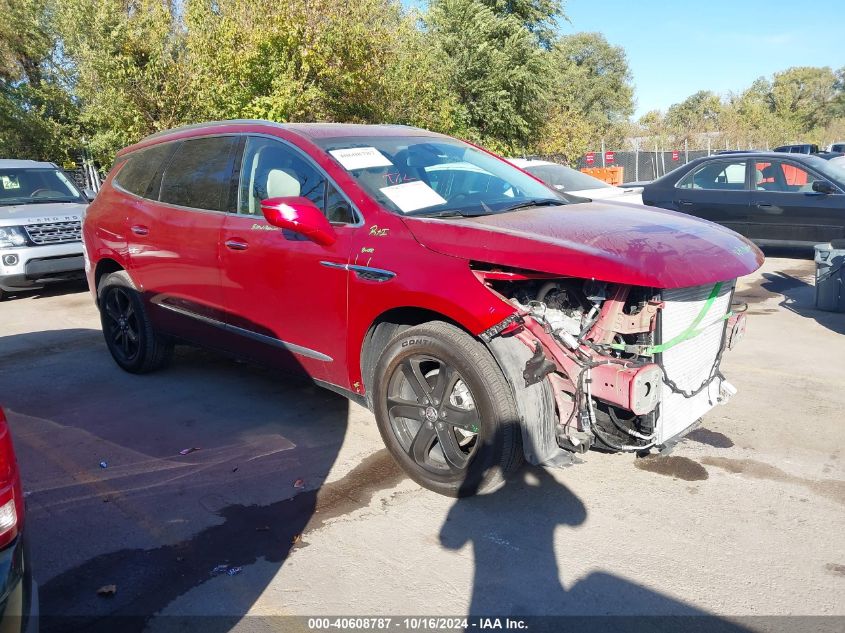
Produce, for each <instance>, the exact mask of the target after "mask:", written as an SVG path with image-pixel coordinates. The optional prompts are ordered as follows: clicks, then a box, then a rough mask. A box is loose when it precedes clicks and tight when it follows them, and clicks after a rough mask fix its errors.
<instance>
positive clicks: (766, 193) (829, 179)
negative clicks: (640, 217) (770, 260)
mask: <svg viewBox="0 0 845 633" xmlns="http://www.w3.org/2000/svg"><path fill="white" fill-rule="evenodd" d="M833 160H836V159H833ZM833 160H831V161H828V160H824V159H823V158H819V157H817V156H809V155H802V154H790V155H789V156H785V155H784V154H781V153H773V152H747V153H743V154H734V155H729V156H725V155H716V156H708V157H705V158H699V159H696V160H694V161H690V162H689V163H688V164H686V165H683V166H681V167H679V168H678V169H676V170H674V171H672V172H670V173H668V174H666V175H665V176H663V177H662V178H658V179H657V180H655V181H653V182H652V183H650V184H648V185H646V187H645V188H644V189H643V201H644V202H645V204H648V205H652V206H655V207H662V208H664V209H671V210H675V211H681V212H683V213H687V214H689V215H693V216H696V217H699V218H703V219H705V220H711V221H712V222H717V223H719V224H722V225H723V226H726V227H728V228H730V229H732V230H734V231H736V232H737V233H740V234H741V235H744V236H746V237H748V238H750V239H751V240H753V241H754V242H755V243H757V244H758V245H761V246H786V247H798V248H806V247H813V246H814V245H815V244H818V243H820V242H829V241H830V240H834V239H840V238H843V237H845V173H844V172H843V171H842V170H841V169H840V168H838V167H837V166H836V165H835V164H834V163H833Z"/></svg>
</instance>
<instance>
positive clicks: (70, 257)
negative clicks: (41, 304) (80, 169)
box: [0, 159, 93, 299]
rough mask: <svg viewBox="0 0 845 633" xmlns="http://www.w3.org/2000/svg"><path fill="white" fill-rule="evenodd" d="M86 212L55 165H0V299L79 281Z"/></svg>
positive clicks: (79, 194)
mask: <svg viewBox="0 0 845 633" xmlns="http://www.w3.org/2000/svg"><path fill="white" fill-rule="evenodd" d="M92 197H93V196H92ZM87 206H88V197H86V195H84V194H83V193H82V192H81V191H79V189H78V188H77V187H76V185H74V184H73V182H71V180H70V178H68V177H67V176H66V175H65V174H64V173H63V172H62V170H61V169H59V168H58V167H57V166H56V165H54V164H53V163H41V162H36V161H33V160H3V159H0V299H3V295H4V294H6V293H8V292H13V291H16V290H24V289H32V288H40V287H42V286H43V285H45V284H46V283H49V282H52V281H61V280H64V279H70V278H74V277H80V276H82V275H83V271H84V267H85V266H84V259H83V255H82V237H81V226H82V218H83V217H84V215H85V209H86V208H87Z"/></svg>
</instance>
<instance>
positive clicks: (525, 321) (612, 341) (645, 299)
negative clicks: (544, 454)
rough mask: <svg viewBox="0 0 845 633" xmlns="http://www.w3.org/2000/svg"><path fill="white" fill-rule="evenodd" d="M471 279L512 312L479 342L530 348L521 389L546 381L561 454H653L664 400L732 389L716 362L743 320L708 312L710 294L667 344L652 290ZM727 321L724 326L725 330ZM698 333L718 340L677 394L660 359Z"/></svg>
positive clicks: (488, 274)
mask: <svg viewBox="0 0 845 633" xmlns="http://www.w3.org/2000/svg"><path fill="white" fill-rule="evenodd" d="M475 273H476V275H477V276H479V277H480V278H481V279H482V281H483V282H484V283H485V284H486V285H487V286H488V287H489V288H490V289H491V290H492V291H493V292H495V293H496V294H498V295H499V296H500V297H501V298H503V299H504V300H506V301H508V302H509V303H510V304H511V305H513V306H514V307H515V308H516V312H515V314H514V315H512V317H511V318H509V319H507V320H506V321H505V322H503V323H502V324H499V325H500V326H502V327H498V326H497V328H491V331H488V332H485V333H482V335H481V338H482V340H484V339H485V337H494V336H507V337H516V338H517V339H519V340H520V341H522V343H524V344H525V345H526V346H528V347H529V348H530V349H531V350H532V352H533V354H532V357H531V359H530V360H529V361H528V362H527V363H526V365H525V368H524V371H523V378H524V379H525V384H526V385H530V384H533V383H536V382H540V381H547V382H548V385H549V387H550V388H551V390H552V392H553V395H554V400H555V407H556V412H557V423H556V429H555V437H556V439H557V443H558V446H560V447H561V448H563V449H565V450H567V451H571V452H576V453H583V452H586V451H587V450H588V449H589V448H592V447H594V448H597V449H599V450H606V451H614V452H615V451H629V452H645V451H648V450H649V449H651V448H653V447H657V448H660V447H661V445H662V444H665V443H666V440H667V439H669V438H667V437H666V434H665V433H664V432H661V429H660V423H661V421H662V420H661V414H662V412H661V406H660V404H661V400H662V399H663V397H664V395H666V394H669V393H671V394H673V395H677V394H680V396H679V397H680V398H682V399H683V398H693V397H696V396H699V394H701V393H703V392H705V393H706V394H707V395H708V397H709V398H710V400H713V399H714V398H713V396H712V394H711V387H713V388H714V389H715V391H712V393H716V394H717V397H716V399H717V400H718V401H719V402H723V401H726V400H727V398H728V397H729V396H730V395H731V393H732V389H733V388H732V387H730V385H729V383H727V382H726V381H724V378H723V376H722V375H721V372H720V371H719V363H720V360H721V353H722V351H723V349H724V348H725V347H726V346H727V343H728V340H729V338H730V336H729V334H732V333H733V332H734V331H736V330H737V329H742V328H743V327H744V322H743V324H742V326H741V327H740V326H739V325H738V324H737V322H736V315H733V314H732V313H731V312H730V311H729V310H727V309H726V308H725V310H724V312H719V310H722V307H721V304H720V306H719V307H718V309H713V310H711V308H712V306H713V297H712V296H710V295H708V297H707V299H706V300H705V301H704V303H703V304H702V308H701V310H700V311H699V312H700V313H699V314H698V315H697V316H696V315H693V317H695V318H690V319H688V321H689V323H684V324H683V328H682V329H683V332H682V335H680V336H676V337H675V338H673V340H672V341H669V342H668V343H669V346H667V345H666V342H664V341H663V340H661V336H660V333H661V312H662V310H663V308H664V305H665V303H664V301H663V293H662V292H661V290H659V289H653V288H642V287H636V286H626V285H621V284H611V283H606V282H601V281H595V280H584V279H575V278H561V277H554V276H551V275H544V274H541V273H532V272H527V271H516V270H499V269H497V270H493V271H490V270H484V271H482V270H476V271H475ZM730 288H732V286H730ZM694 290H696V291H699V290H700V292H699V294H700V293H701V292H710V294H711V295H713V294H718V295H720V296H721V295H724V294H725V292H726V291H727V290H728V288H727V287H726V288H725V289H724V290H723V289H722V284H717V285H716V286H714V287H713V288H712V289H711V288H709V287H707V288H705V287H701V288H700V289H698V288H696V289H694ZM730 295H731V293H730V292H729V293H728V294H727V301H728V302H729V301H730ZM691 305H692V304H691ZM695 306H696V308H697V307H698V304H697V303H696V304H695ZM708 314H710V316H709V317H708V318H707V319H706V320H707V321H708V323H707V325H706V326H704V327H703V328H702V329H701V330H700V331H699V330H698V329H696V328H697V327H698V326H699V324H700V322H701V321H702V319H704V318H705V317H707V315H708ZM726 321H732V322H731V323H729V324H728V326H727V327H726V325H725V322H726ZM707 328H710V329H709V331H710V333H711V334H714V333H715V335H717V336H719V339H720V340H719V341H718V344H719V349H718V353H716V354H715V356H713V355H711V357H708V358H707V359H704V358H703V357H702V359H701V360H700V361H699V359H698V358H696V359H694V360H695V361H696V362H699V364H701V363H702V362H703V363H706V364H707V366H706V367H703V369H702V375H703V379H702V380H701V384H696V385H694V387H693V388H691V389H682V388H681V387H679V386H678V385H677V384H676V383H675V381H673V380H672V378H671V377H670V376H668V375H667V374H666V370H665V367H664V366H663V363H662V356H663V353H664V352H665V351H666V350H667V349H668V348H669V347H675V346H677V345H679V344H683V343H684V342H685V341H687V340H688V339H693V338H695V337H696V336H697V335H698V334H700V333H701V332H703V331H704V330H705V329H707ZM719 328H721V330H719ZM719 332H721V334H720V333H719ZM723 386H724V388H723ZM715 403H716V402H713V403H711V406H712V404H715ZM664 417H665V416H664ZM694 422H695V420H692V421H690V424H687V425H686V427H685V428H687V427H691V425H692V424H693V423H694ZM682 423H685V421H683V422H682ZM674 426H677V424H676V425H674ZM674 426H673V428H674Z"/></svg>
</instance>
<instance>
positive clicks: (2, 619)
mask: <svg viewBox="0 0 845 633" xmlns="http://www.w3.org/2000/svg"><path fill="white" fill-rule="evenodd" d="M24 510H25V504H24V497H23V488H22V486H21V476H20V471H19V470H18V463H17V458H16V457H15V448H14V445H13V444H12V435H11V431H10V429H9V423H8V421H7V420H6V416H5V414H4V412H3V409H2V407H0V583H2V584H0V630H2V631H20V632H22V633H30V632H34V631H37V630H38V588H37V586H36V584H35V581H34V580H33V579H32V569H31V568H30V564H29V549H28V547H27V543H26V538H25V536H24Z"/></svg>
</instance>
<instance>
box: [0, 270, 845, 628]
mask: <svg viewBox="0 0 845 633" xmlns="http://www.w3.org/2000/svg"><path fill="white" fill-rule="evenodd" d="M812 276H813V263H812V262H811V261H807V260H801V259H787V258H770V259H768V261H767V262H766V264H765V266H764V267H763V269H762V270H761V271H759V272H758V273H756V274H755V275H752V276H750V277H749V278H746V279H744V280H743V281H742V282H741V285H740V288H739V295H740V296H742V297H744V300H745V301H747V302H748V303H749V313H748V314H749V324H748V334H747V336H746V339H745V340H744V341H743V343H742V345H741V346H740V348H739V349H737V350H735V351H734V352H732V353H730V354H728V355H727V356H726V359H725V362H724V363H723V370H724V373H725V375H726V376H727V377H728V379H729V380H731V382H733V383H734V384H735V385H736V386H737V388H738V389H739V394H738V395H737V396H736V397H735V398H734V399H733V401H732V402H731V403H729V404H728V405H727V406H724V407H720V408H718V409H716V410H714V411H713V412H711V413H710V414H709V415H708V416H707V417H706V418H705V420H704V422H703V424H702V426H701V427H700V428H699V429H698V430H696V431H694V432H693V433H692V434H691V436H690V437H689V438H688V439H687V440H685V441H684V442H683V443H682V444H680V445H679V446H678V447H677V448H676V449H675V451H674V452H673V453H672V454H671V455H670V456H668V457H659V458H648V459H639V460H638V459H636V458H635V457H634V456H632V455H605V454H600V453H590V454H589V455H587V456H586V457H585V459H584V463H583V464H580V465H578V466H576V467H572V468H568V469H565V470H549V471H545V470H541V469H525V470H524V471H523V472H522V473H521V475H520V476H519V477H517V478H516V479H515V480H513V481H511V482H510V483H508V485H506V486H505V487H504V488H503V489H501V490H500V491H498V492H496V493H494V494H491V495H486V496H483V497H480V498H476V499H469V500H463V501H458V502H455V501H454V500H450V499H446V498H443V497H440V496H437V495H435V494H433V493H430V492H428V491H425V490H422V489H420V488H419V487H418V486H416V485H415V484H414V483H413V482H411V481H409V480H407V479H405V478H404V477H403V476H402V474H401V473H400V472H399V471H398V470H397V468H396V467H395V466H394V465H393V463H392V461H391V460H390V458H389V456H387V455H386V453H385V451H384V449H383V448H382V444H381V440H380V438H379V435H378V431H377V429H376V426H375V422H374V420H373V418H372V416H371V415H370V413H369V412H367V411H366V410H364V409H362V408H360V407H358V406H357V405H353V404H350V403H348V402H347V401H346V400H344V399H343V398H341V397H339V396H336V395H334V394H332V393H330V392H327V391H323V390H321V389H318V388H316V387H313V386H310V385H309V384H306V383H302V382H297V381H294V380H291V379H290V378H287V377H285V376H283V375H278V374H276V373H274V372H272V371H269V370H266V369H264V368H260V367H255V366H251V365H247V364H243V363H240V362H236V361H234V360H231V359H228V358H224V357H220V356H217V355H214V354H210V353H207V352H203V351H199V350H194V349H188V348H180V349H179V351H178V353H177V357H176V360H175V362H174V364H173V365H172V367H170V368H169V369H167V370H165V371H163V372H160V373H157V374H153V375H148V376H142V377H138V376H131V375H128V374H125V373H123V372H121V371H120V370H119V369H118V368H117V367H116V365H114V363H113V362H112V360H111V358H110V357H109V355H108V352H107V351H106V348H105V345H104V343H103V342H102V337H101V334H100V331H99V320H98V315H97V313H96V310H95V308H94V305H93V303H92V301H91V297H90V295H89V294H88V292H87V290H86V289H85V288H84V287H82V286H79V285H78V284H77V285H69V286H62V287H60V288H54V289H51V290H49V291H44V292H38V293H29V294H23V295H21V296H20V297H18V298H16V299H13V300H11V301H9V302H6V303H3V304H2V305H0V402H2V403H3V405H4V406H5V407H6V408H7V411H8V413H9V414H10V415H9V417H10V420H11V424H12V427H13V433H14V436H15V442H16V447H17V450H18V457H19V461H20V464H21V468H22V471H23V476H24V486H25V489H26V490H27V492H28V499H27V501H28V513H27V516H26V522H27V531H28V533H29V536H30V545H31V550H32V558H33V566H34V569H35V575H36V578H37V580H38V582H39V584H40V589H41V608H42V613H43V614H45V615H58V614H61V615H63V616H68V615H74V616H79V617H80V618H82V619H80V620H68V619H67V618H60V619H56V620H45V621H44V622H43V626H42V630H49V631H60V630H62V631H63V630H86V628H93V629H96V628H97V627H98V626H100V627H103V626H106V623H108V622H113V621H110V620H104V619H103V618H104V616H107V615H140V616H147V615H150V614H154V613H164V614H179V615H219V616H233V619H232V620H226V619H220V620H213V622H215V623H218V624H219V625H220V626H218V627H217V628H216V629H214V630H218V629H219V630H229V629H230V628H232V627H234V628H236V629H237V630H245V631H246V630H265V628H262V627H269V626H270V624H269V620H266V619H262V618H244V619H242V620H241V621H240V622H238V620H239V618H240V616H242V615H243V614H252V615H280V614H299V615H337V614H359V615H360V614H366V615H400V614H409V615H433V614H443V615H461V614H466V613H467V612H469V611H471V612H472V613H478V614H509V613H517V614H546V613H551V614H574V615H596V614H600V615H628V614H664V615H689V614H702V613H705V614H714V615H719V616H725V617H728V618H735V617H739V616H771V615H778V616H782V615H794V616H805V615H839V616H845V599H843V596H845V539H843V534H845V513H844V512H843V504H845V450H843V449H845V423H843V422H845V388H843V387H844V386H845V360H843V359H845V315H841V314H840V315H837V314H830V313H823V312H817V311H815V310H813V309H812V305H813V288H812ZM185 448H199V449H200V450H198V451H195V452H192V453H190V454H188V455H184V456H183V455H180V454H179V451H180V450H182V449H185ZM101 461H105V462H106V463H107V468H101V467H100V466H99V464H100V462H101ZM300 479H301V480H302V484H303V487H302V488H299V487H297V486H296V483H297V480H300ZM217 565H228V566H230V567H242V568H243V569H242V571H240V573H237V574H236V575H232V576H230V575H227V574H213V573H212V570H213V568H214V567H215V566H217ZM107 584H116V585H117V588H118V590H117V594H116V595H115V596H113V597H111V598H103V597H99V596H97V594H96V592H97V589H98V587H100V586H102V585H107ZM162 622H163V620H157V621H154V622H152V623H150V622H147V623H145V622H144V618H138V619H132V620H126V621H124V623H123V624H122V625H121V626H120V627H118V628H114V627H111V626H110V625H109V626H106V628H101V629H99V630H120V631H134V630H139V631H140V630H144V628H145V626H146V627H147V628H149V629H151V630H159V629H162V626H163V624H162ZM210 622H211V621H210V620H209V621H207V622H206V625H204V627H203V628H202V629H197V630H211V628H209V626H208V625H209V624H210ZM755 622H756V623H757V624H758V625H760V626H761V627H762V622H763V620H760V621H756V620H743V624H744V625H746V626H750V627H751V628H754V626H756V625H755V624H754V623H755ZM827 622H830V620H828V621H827ZM836 622H838V623H839V625H841V624H842V623H843V622H845V620H842V619H837V620H836ZM183 624H184V622H183ZM165 628H166V627H165ZM212 628H213V627H212ZM162 630H164V629H162ZM180 630H182V629H180ZM266 630H270V629H269V628H267V629H266Z"/></svg>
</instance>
